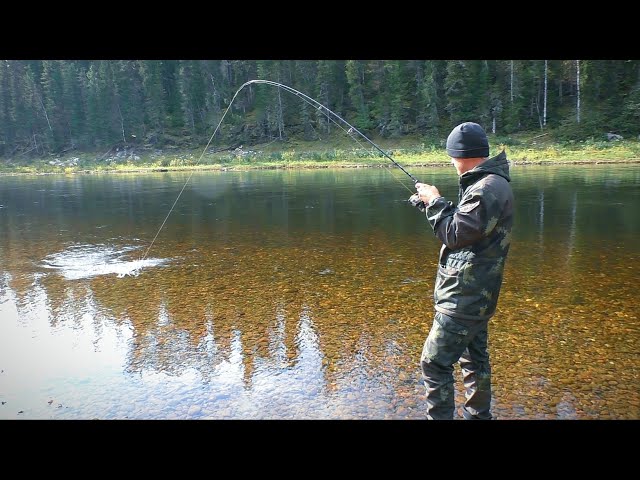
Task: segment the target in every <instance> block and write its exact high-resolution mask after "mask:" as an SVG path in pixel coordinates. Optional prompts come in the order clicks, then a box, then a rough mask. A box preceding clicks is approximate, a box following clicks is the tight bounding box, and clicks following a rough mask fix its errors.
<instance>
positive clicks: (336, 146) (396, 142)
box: [0, 133, 640, 174]
mask: <svg viewBox="0 0 640 480" xmlns="http://www.w3.org/2000/svg"><path fill="white" fill-rule="evenodd" d="M373 141H374V142H375V143H376V144H377V145H379V146H380V148H382V149H383V150H384V151H385V152H386V153H387V154H389V155H390V156H391V157H392V158H393V159H394V160H396V161H397V162H398V163H399V164H401V165H403V166H431V165H432V166H440V165H449V157H448V156H447V155H446V152H445V150H444V140H439V141H436V142H434V141H431V142H429V141H425V140H424V139H421V138H419V137H416V136H413V137H410V136H407V137H402V138H400V139H374V140H373ZM489 142H490V145H491V146H492V149H491V155H495V154H497V153H498V152H499V151H500V149H502V148H504V149H505V150H506V152H507V156H508V158H509V159H510V160H511V161H512V162H515V163H517V164H527V163H533V164H559V163H591V162H593V163H596V162H640V142H639V141H638V140H621V141H614V142H608V141H606V140H594V139H588V140H584V141H571V142H562V141H558V140H554V137H553V135H552V134H544V135H540V134H538V133H536V134H521V135H519V136H513V137H500V136H494V135H489ZM203 149H204V146H200V147H197V148H190V149H189V148H185V149H178V148H165V149H162V150H161V149H154V150H151V149H141V148H136V147H129V148H118V149H113V150H112V151H109V152H107V153H104V152H102V153H100V152H97V153H96V152H68V153H67V154H66V155H60V156H51V157H49V158H31V159H25V158H13V159H2V160H0V174H40V173H90V172H92V173H99V172H146V171H170V170H191V169H197V170H251V169H273V168H348V167H371V166H381V165H385V166H387V165H388V164H389V160H388V159H386V158H385V157H384V156H382V155H381V154H380V152H379V151H377V150H376V149H375V148H374V147H373V146H371V145H370V144H369V143H367V142H366V141H362V142H361V144H358V143H356V142H355V141H353V140H352V139H350V138H348V137H344V136H343V137H337V136H336V137H334V138H329V139H325V140H317V141H313V142H305V141H302V140H289V141H284V142H283V141H273V142H270V143H267V144H262V145H253V146H240V147H238V148H235V149H233V150H223V151H221V150H222V149H221V148H220V147H218V148H217V150H218V151H217V152H216V151H215V150H214V149H213V148H211V147H210V148H209V149H207V151H206V152H205V153H204V154H203Z"/></svg>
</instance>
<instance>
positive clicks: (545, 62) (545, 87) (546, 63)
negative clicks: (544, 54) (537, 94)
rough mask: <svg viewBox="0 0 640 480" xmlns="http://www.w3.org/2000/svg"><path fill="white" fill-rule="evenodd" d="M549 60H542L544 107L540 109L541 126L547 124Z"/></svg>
mask: <svg viewBox="0 0 640 480" xmlns="http://www.w3.org/2000/svg"><path fill="white" fill-rule="evenodd" d="M548 63H549V61H548V60H545V61H544V107H543V109H542V125H543V126H545V127H546V126H547V72H548V68H549V65H548Z"/></svg>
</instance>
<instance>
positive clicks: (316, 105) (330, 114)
mask: <svg viewBox="0 0 640 480" xmlns="http://www.w3.org/2000/svg"><path fill="white" fill-rule="evenodd" d="M252 83H258V84H259V83H263V84H266V85H273V86H275V87H278V88H281V89H283V90H285V91H287V92H289V93H292V94H294V95H295V96H296V97H298V98H300V99H302V100H303V101H305V102H306V103H308V104H309V105H311V106H312V107H314V108H315V109H316V110H318V111H320V113H322V114H324V115H325V116H326V117H327V119H328V120H330V121H332V122H333V123H334V124H335V125H337V126H338V127H340V128H341V129H342V130H343V131H344V132H345V133H346V134H347V135H348V136H349V137H351V139H353V140H354V141H355V142H357V143H358V144H359V145H360V146H361V147H363V148H365V146H364V145H363V144H362V142H360V140H358V138H357V137H356V136H355V134H358V135H359V136H360V137H362V139H364V140H365V141H366V142H368V143H370V144H371V145H372V146H373V147H374V148H375V149H376V150H377V151H378V152H380V153H381V154H382V155H383V156H385V157H386V158H388V159H389V160H391V162H393V164H394V165H395V166H396V167H398V168H399V169H400V170H402V171H403V172H404V173H405V174H406V175H407V176H408V177H409V178H411V180H413V183H414V184H415V183H418V179H417V178H416V177H414V176H413V175H411V174H410V173H409V172H407V171H406V170H405V169H404V168H403V167H402V165H400V164H399V163H398V162H396V161H395V160H394V159H393V158H391V156H390V155H389V154H387V152H385V151H384V150H382V149H381V148H380V147H379V146H378V145H376V144H375V143H373V141H371V140H370V139H369V138H368V137H367V136H366V135H365V134H364V133H362V132H361V131H360V130H358V129H357V128H356V127H354V126H353V125H351V124H350V123H349V122H347V121H346V120H345V119H344V118H342V117H341V116H340V115H338V114H337V113H335V112H334V111H332V110H330V109H329V108H327V107H325V106H324V105H322V104H321V103H320V102H318V101H316V100H314V99H313V98H311V97H309V96H308V95H305V94H304V93H302V92H300V91H299V90H296V89H295V88H292V87H289V86H287V85H284V84H282V83H278V82H272V81H271V80H249V81H248V82H245V83H243V84H242V85H241V86H240V88H238V90H236V93H235V94H234V95H233V98H232V99H231V102H229V106H228V107H227V109H226V110H225V112H224V114H223V115H222V117H221V118H220V121H219V122H218V125H217V126H216V128H215V130H214V131H213V133H212V134H211V137H210V138H209V141H208V142H207V145H206V146H205V147H204V150H202V153H201V154H200V157H199V158H198V160H197V161H196V163H195V164H194V165H197V164H198V163H200V160H202V157H203V156H204V154H205V153H206V151H207V149H208V148H209V145H211V141H212V140H213V137H215V135H216V133H218V130H220V126H221V125H222V121H223V120H224V118H225V117H226V116H227V113H229V111H230V110H231V105H233V102H234V100H235V99H236V97H237V96H238V94H239V93H240V91H241V90H242V89H243V88H244V87H246V86H247V85H251V84H252ZM336 119H338V120H340V122H342V123H343V124H344V125H346V126H347V127H348V130H347V128H345V127H344V126H343V125H341V124H340V123H338V122H337V121H336ZM365 149H366V148H365ZM389 173H391V172H390V171H389ZM192 176H193V170H192V171H191V173H190V174H189V176H188V177H187V180H186V181H185V182H184V185H183V186H182V189H181V190H180V192H179V193H178V196H177V197H176V200H175V201H174V202H173V205H171V208H170V209H169V212H168V213H167V216H166V217H165V219H164V221H163V222H162V224H161V225H160V228H159V229H158V232H157V233H156V235H155V237H153V240H152V241H151V243H150V244H149V246H148V247H147V250H146V251H145V252H144V255H143V256H142V257H141V259H140V260H141V261H142V260H144V259H145V258H146V257H147V254H148V253H149V250H151V247H152V246H153V244H154V243H155V241H156V239H157V238H158V235H160V232H161V231H162V229H163V228H164V226H165V224H166V223H167V220H168V219H169V216H170V215H171V212H173V209H174V208H175V206H176V204H177V203H178V200H180V197H181V196H182V193H183V192H184V189H185V188H186V187H187V184H188V183H189V181H190V180H191V177H192ZM391 176H392V177H393V178H395V179H396V180H397V181H398V182H400V184H401V185H402V186H403V187H405V188H406V189H407V190H408V191H409V192H411V193H414V192H413V191H412V190H411V189H409V187H407V186H406V185H405V184H404V183H402V182H401V181H400V179H399V178H398V177H396V176H395V175H394V174H393V173H391ZM412 204H413V205H414V206H418V208H420V204H417V203H413V202H412Z"/></svg>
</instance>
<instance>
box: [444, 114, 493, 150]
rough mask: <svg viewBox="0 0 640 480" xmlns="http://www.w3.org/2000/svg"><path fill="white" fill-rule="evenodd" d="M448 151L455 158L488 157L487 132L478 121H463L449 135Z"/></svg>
mask: <svg viewBox="0 0 640 480" xmlns="http://www.w3.org/2000/svg"><path fill="white" fill-rule="evenodd" d="M447 153H448V154H449V156H450V157H453V158H475V157H483V158H484V157H488V156H489V140H488V139H487V134H486V133H484V130H483V129H482V127H481V126H480V125H478V124H477V123H473V122H465V123H461V124H460V125H458V126H457V127H455V128H454V129H453V130H451V133H450V134H449V136H448V137H447Z"/></svg>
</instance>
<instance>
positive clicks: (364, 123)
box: [0, 59, 640, 159]
mask: <svg viewBox="0 0 640 480" xmlns="http://www.w3.org/2000/svg"><path fill="white" fill-rule="evenodd" d="M251 79H266V80H271V81H274V82H278V83H282V84H285V85H288V86H290V87H293V88H295V89H297V90H300V91H301V92H303V93H305V94H306V95H308V96H310V97H311V98H313V99H315V100H317V101H318V102H320V103H321V104H323V105H324V106H326V107H328V108H329V109H331V110H333V111H334V112H336V113H337V114H338V115H340V116H341V117H343V118H344V119H346V120H347V121H348V122H350V123H351V124H353V125H354V126H356V127H357V128H358V129H360V130H361V131H362V132H363V133H364V134H366V135H367V136H370V137H372V138H399V137H404V136H415V137H417V138H420V139H421V140H422V141H425V142H429V141H430V140H433V141H434V142H435V141H436V139H437V138H441V137H442V135H443V134H444V135H445V136H446V134H447V133H448V132H449V131H450V130H451V128H452V126H454V125H455V124H457V123H459V122H462V121H475V122H478V123H480V124H481V125H482V126H483V127H484V128H485V130H486V131H487V132H488V133H493V134H496V135H513V134H518V133H519V132H533V131H536V132H543V131H553V132H555V136H556V137H557V138H560V139H565V140H581V139H587V138H590V137H591V138H597V139H602V138H604V135H606V134H607V133H611V132H612V133H615V134H618V135H622V136H624V137H625V138H634V139H635V138H638V134H640V128H638V126H639V121H640V62H639V61H637V60H478V59H474V60H3V61H2V63H1V64H0V158H3V159H11V158H13V157H16V156H20V157H22V158H27V159H28V158H38V157H43V156H45V155H59V154H64V153H66V152H70V151H97V150H100V149H105V148H111V147H113V146H123V147H125V148H128V147H135V148H141V149H144V148H164V147H168V146H174V147H196V146H201V145H204V144H206V142H207V139H208V138H209V136H210V135H211V133H212V131H213V128H214V127H215V125H216V124H217V123H218V122H219V120H220V118H221V117H222V115H223V114H224V113H225V112H226V109H227V108H228V107H229V102H230V101H231V99H232V98H233V96H234V94H235V93H236V91H237V90H238V88H239V87H240V86H241V85H242V84H243V83H244V82H246V81H248V80H251ZM335 128H336V127H335V125H334V124H332V123H331V122H330V121H329V119H328V117H327V116H326V115H325V114H323V113H322V112H321V111H319V110H317V109H314V108H312V107H311V106H310V105H308V104H306V103H305V102H302V101H300V99H299V98H297V97H296V96H295V95H292V94H291V93H289V92H287V91H284V90H282V89H280V88H276V87H273V86H271V85H263V84H252V85H250V86H248V87H247V88H244V89H242V91H240V92H239V94H238V96H237V98H236V100H235V101H234V102H233V104H232V108H231V110H230V111H229V112H228V113H227V115H226V117H225V120H224V125H223V128H222V129H221V131H220V136H221V139H222V141H223V144H226V145H236V144H244V145H256V144H261V143H265V142H272V141H275V140H281V141H287V140H288V139H290V138H300V139H304V140H306V141H313V140H318V141H321V140H322V139H325V138H327V137H328V136H330V135H331V134H332V131H333V130H335Z"/></svg>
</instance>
